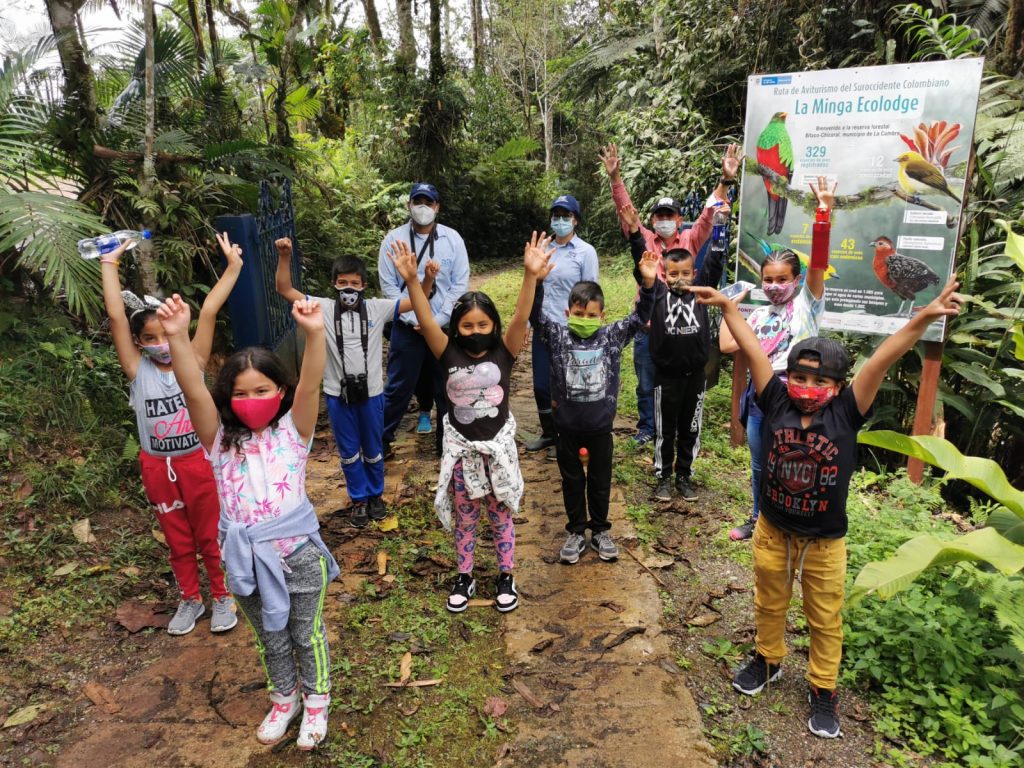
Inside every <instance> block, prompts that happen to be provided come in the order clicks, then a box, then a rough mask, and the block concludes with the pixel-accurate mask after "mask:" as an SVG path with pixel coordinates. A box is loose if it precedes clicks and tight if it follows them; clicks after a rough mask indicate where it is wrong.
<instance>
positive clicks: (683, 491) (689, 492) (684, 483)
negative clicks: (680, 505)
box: [676, 477, 697, 501]
mask: <svg viewBox="0 0 1024 768" xmlns="http://www.w3.org/2000/svg"><path fill="white" fill-rule="evenodd" d="M676 490H677V491H679V495H680V496H682V497H683V501H696V500H697V492H696V491H695V490H693V486H692V485H690V478H688V477H677V478H676Z"/></svg>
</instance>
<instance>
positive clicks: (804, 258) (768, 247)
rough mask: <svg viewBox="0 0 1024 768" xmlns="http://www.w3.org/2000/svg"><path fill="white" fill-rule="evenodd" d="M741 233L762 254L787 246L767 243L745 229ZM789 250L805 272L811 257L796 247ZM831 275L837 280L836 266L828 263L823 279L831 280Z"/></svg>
mask: <svg viewBox="0 0 1024 768" xmlns="http://www.w3.org/2000/svg"><path fill="white" fill-rule="evenodd" d="M743 234H745V235H746V236H747V237H749V238H750V239H751V240H753V241H754V242H756V243H757V245H758V247H759V248H760V249H761V254H762V255H763V256H767V255H768V254H769V253H771V252H772V251H784V250H785V249H786V247H787V246H785V245H782V244H781V243H769V242H768V241H767V240H762V239H761V238H760V237H758V236H757V235H753V234H751V233H750V232H747V231H746V230H744V231H743ZM789 250H791V251H792V252H793V253H795V254H796V255H797V258H799V259H800V267H801V269H802V271H803V272H806V271H807V268H808V267H809V266H810V265H811V257H810V256H808V255H807V254H806V253H804V252H803V251H798V250H797V249H796V248H790V249H789ZM755 271H756V270H755ZM833 277H834V278H835V279H836V280H838V279H839V273H838V272H836V268H835V267H834V266H833V265H831V264H829V265H828V269H826V270H825V280H831V279H832V278H833Z"/></svg>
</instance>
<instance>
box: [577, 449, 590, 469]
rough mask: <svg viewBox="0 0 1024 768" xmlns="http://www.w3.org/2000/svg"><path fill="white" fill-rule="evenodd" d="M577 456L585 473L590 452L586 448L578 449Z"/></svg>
mask: <svg viewBox="0 0 1024 768" xmlns="http://www.w3.org/2000/svg"><path fill="white" fill-rule="evenodd" d="M579 456H580V464H582V465H583V471H584V472H586V471H587V465H588V464H590V451H588V450H587V449H586V448H580V451H579Z"/></svg>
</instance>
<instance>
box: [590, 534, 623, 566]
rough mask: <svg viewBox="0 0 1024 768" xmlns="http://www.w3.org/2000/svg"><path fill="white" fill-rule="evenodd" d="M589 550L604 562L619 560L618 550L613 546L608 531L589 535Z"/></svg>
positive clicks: (613, 543) (613, 542)
mask: <svg viewBox="0 0 1024 768" xmlns="http://www.w3.org/2000/svg"><path fill="white" fill-rule="evenodd" d="M590 548H591V549H592V550H594V551H595V552H597V556H598V557H600V558H601V559H602V560H604V561H605V562H607V561H609V560H618V559H619V548H618V547H617V546H615V541H614V540H613V539H612V535H611V534H610V533H608V531H598V532H597V533H592V534H590Z"/></svg>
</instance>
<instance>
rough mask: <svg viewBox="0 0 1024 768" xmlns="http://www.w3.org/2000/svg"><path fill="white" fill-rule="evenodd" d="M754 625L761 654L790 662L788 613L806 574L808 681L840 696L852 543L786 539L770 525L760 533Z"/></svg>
mask: <svg viewBox="0 0 1024 768" xmlns="http://www.w3.org/2000/svg"><path fill="white" fill-rule="evenodd" d="M753 543H754V622H755V624H756V626H757V636H756V638H755V643H756V645H757V650H758V652H759V653H760V654H761V655H762V656H764V658H765V659H766V660H767V661H768V663H769V664H778V663H780V662H781V661H782V659H783V657H785V655H786V653H787V650H786V637H785V635H786V611H787V610H788V609H789V601H790V598H791V597H792V595H793V576H794V574H795V573H796V571H799V572H800V583H801V584H802V585H803V595H804V616H806V617H807V626H808V627H809V628H810V630H811V652H810V661H809V663H808V665H807V680H808V681H809V682H810V683H811V685H814V686H816V687H818V688H825V689H827V690H834V689H835V687H836V677H837V676H838V674H839V662H840V660H841V659H842V656H843V617H842V614H841V613H840V611H841V609H842V607H843V590H844V586H845V582H846V540H845V539H814V538H807V537H801V536H795V535H793V534H789V533H786V532H784V531H782V530H781V529H779V528H777V527H776V526H774V525H772V524H771V523H770V522H768V520H766V519H765V517H764V515H761V516H760V517H758V518H757V525H756V526H755V527H754V540H753Z"/></svg>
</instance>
